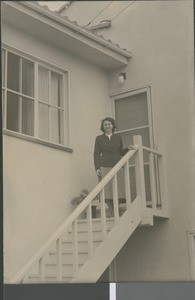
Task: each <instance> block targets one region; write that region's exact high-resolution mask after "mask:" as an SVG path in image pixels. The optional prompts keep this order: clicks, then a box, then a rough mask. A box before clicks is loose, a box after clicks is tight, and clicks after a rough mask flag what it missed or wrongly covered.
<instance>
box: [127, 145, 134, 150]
mask: <svg viewBox="0 0 195 300" xmlns="http://www.w3.org/2000/svg"><path fill="white" fill-rule="evenodd" d="M127 149H128V150H135V147H134V146H133V145H130V146H129V147H127Z"/></svg>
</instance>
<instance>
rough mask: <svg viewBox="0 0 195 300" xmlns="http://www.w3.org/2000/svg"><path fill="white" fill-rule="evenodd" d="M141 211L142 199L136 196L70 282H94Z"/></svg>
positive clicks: (136, 223)
mask: <svg viewBox="0 0 195 300" xmlns="http://www.w3.org/2000/svg"><path fill="white" fill-rule="evenodd" d="M142 212H143V210H142V201H141V198H140V197H137V198H136V199H135V200H134V202H133V203H131V207H130V209H129V210H127V211H126V212H125V213H124V214H123V215H122V216H121V217H120V218H119V220H118V224H116V225H115V226H114V227H113V228H112V230H111V231H110V232H109V233H108V235H107V238H106V240H105V241H103V242H101V244H100V245H99V246H98V247H97V249H96V250H95V251H94V253H93V255H92V257H91V258H90V259H88V260H87V261H86V262H85V264H84V265H83V266H82V267H81V268H80V269H79V271H78V273H77V276H76V277H73V278H72V279H71V281H70V283H93V282H96V281H97V280H98V278H99V277H100V276H101V275H102V273H103V272H104V271H105V269H106V268H107V267H108V266H109V264H110V263H111V262H112V260H113V259H114V258H115V257H116V255H117V254H118V252H119V251H120V250H121V248H122V247H123V245H124V244H125V243H126V241H127V240H128V239H129V237H130V236H131V235H132V233H133V232H134V231H135V229H136V228H137V227H138V225H139V224H140V222H141V221H142Z"/></svg>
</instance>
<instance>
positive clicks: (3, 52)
mask: <svg viewBox="0 0 195 300" xmlns="http://www.w3.org/2000/svg"><path fill="white" fill-rule="evenodd" d="M2 86H3V87H5V50H3V51H2Z"/></svg>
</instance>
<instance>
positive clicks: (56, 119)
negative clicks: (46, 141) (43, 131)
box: [50, 107, 60, 143]
mask: <svg viewBox="0 0 195 300" xmlns="http://www.w3.org/2000/svg"><path fill="white" fill-rule="evenodd" d="M50 113H51V134H50V137H51V142H54V143H59V140H60V114H59V110H58V109H56V108H53V107H50Z"/></svg>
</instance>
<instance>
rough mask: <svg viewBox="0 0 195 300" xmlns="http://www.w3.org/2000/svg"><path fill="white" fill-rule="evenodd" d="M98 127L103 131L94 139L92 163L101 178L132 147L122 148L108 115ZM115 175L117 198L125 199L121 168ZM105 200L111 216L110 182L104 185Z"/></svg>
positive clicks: (111, 197) (113, 121)
mask: <svg viewBox="0 0 195 300" xmlns="http://www.w3.org/2000/svg"><path fill="white" fill-rule="evenodd" d="M100 129H101V131H103V134H102V135H99V136H97V137H96V140H95V149H94V164H95V170H96V174H97V176H98V177H99V178H100V179H101V178H103V177H104V176H105V175H106V174H107V173H108V172H109V171H110V170H111V169H112V168H113V167H114V165H116V163H117V162H118V161H119V160H120V159H121V156H123V155H125V154H126V153H127V152H128V151H129V150H131V149H133V147H132V146H130V147H127V148H125V149H123V142H122V138H121V136H120V135H118V134H114V131H115V129H116V125H115V120H114V119H112V118H109V117H107V118H105V119H103V120H102V123H101V127H100ZM117 175H118V176H117V181H118V198H119V201H120V199H123V200H124V199H125V188H124V174H123V169H121V170H120V171H119V172H118V174H117ZM105 201H106V204H107V205H108V208H109V211H110V216H113V215H114V210H113V195H112V183H111V182H109V183H108V184H107V185H106V187H105Z"/></svg>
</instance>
